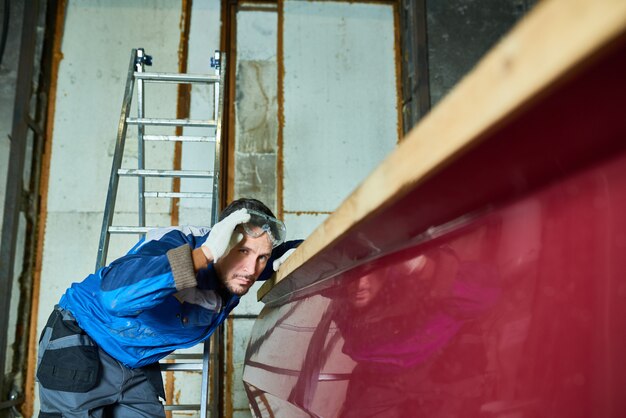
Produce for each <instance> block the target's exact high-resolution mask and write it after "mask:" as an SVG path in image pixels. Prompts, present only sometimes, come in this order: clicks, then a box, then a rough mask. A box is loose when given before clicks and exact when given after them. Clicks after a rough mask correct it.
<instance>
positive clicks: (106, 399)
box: [39, 313, 165, 418]
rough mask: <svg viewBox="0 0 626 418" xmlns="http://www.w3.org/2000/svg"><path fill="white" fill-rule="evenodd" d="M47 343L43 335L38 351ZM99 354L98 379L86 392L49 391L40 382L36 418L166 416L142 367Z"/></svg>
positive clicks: (104, 353) (149, 417) (145, 417)
mask: <svg viewBox="0 0 626 418" xmlns="http://www.w3.org/2000/svg"><path fill="white" fill-rule="evenodd" d="M65 315H66V316H67V313H66V314H65ZM46 343H47V338H43V340H42V341H41V344H40V347H39V349H40V353H41V352H42V350H45V349H46V346H44V345H45V344H46ZM98 354H99V356H100V374H99V379H98V382H97V384H96V385H95V387H93V388H92V389H91V390H89V391H87V392H70V391H63V390H50V389H46V388H45V387H44V386H43V385H42V384H41V383H39V398H40V413H39V417H41V418H52V417H56V418H59V417H67V418H70V417H71V418H78V417H81V418H86V417H94V418H135V417H137V418H138V417H142V418H155V417H158V418H164V417H165V411H164V408H163V405H162V404H161V402H160V401H159V396H158V393H157V391H156V390H155V388H154V385H153V384H152V383H150V381H149V379H148V377H147V375H146V373H145V371H144V370H142V369H131V368H128V367H126V366H124V365H123V364H122V363H120V362H119V361H117V360H116V359H114V358H113V357H111V356H110V355H108V354H107V353H106V352H104V351H103V350H101V349H100V348H98ZM40 358H41V354H40ZM159 377H160V376H159Z"/></svg>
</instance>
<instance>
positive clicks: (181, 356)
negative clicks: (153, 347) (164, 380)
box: [161, 353, 202, 364]
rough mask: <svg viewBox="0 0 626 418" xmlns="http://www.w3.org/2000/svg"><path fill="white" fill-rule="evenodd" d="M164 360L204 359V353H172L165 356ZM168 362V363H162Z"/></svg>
mask: <svg viewBox="0 0 626 418" xmlns="http://www.w3.org/2000/svg"><path fill="white" fill-rule="evenodd" d="M163 360H202V353H195V354H176V353H174V354H170V355H168V356H167V357H164V358H163ZM161 364H167V363H161Z"/></svg>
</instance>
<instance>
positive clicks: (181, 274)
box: [167, 244, 198, 290]
mask: <svg viewBox="0 0 626 418" xmlns="http://www.w3.org/2000/svg"><path fill="white" fill-rule="evenodd" d="M167 259H168V260H169V262H170V266H171V267H172V274H173V275H174V282H175V283H176V290H183V289H187V288H189V287H196V286H197V285H198V282H197V280H196V273H195V272H194V270H193V259H192V258H191V247H190V246H189V245H187V244H184V245H181V246H180V247H177V248H173V249H171V250H169V251H168V252H167Z"/></svg>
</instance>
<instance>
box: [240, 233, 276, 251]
mask: <svg viewBox="0 0 626 418" xmlns="http://www.w3.org/2000/svg"><path fill="white" fill-rule="evenodd" d="M240 245H241V246H242V247H246V248H249V249H251V250H254V251H256V252H258V253H260V254H271V253H272V243H271V241H270V237H268V236H267V234H263V235H261V236H259V237H256V238H255V237H251V236H250V235H247V234H243V240H241V242H240Z"/></svg>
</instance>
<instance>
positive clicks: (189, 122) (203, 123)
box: [126, 118, 217, 128]
mask: <svg viewBox="0 0 626 418" xmlns="http://www.w3.org/2000/svg"><path fill="white" fill-rule="evenodd" d="M126 123H129V124H131V125H151V126H193V127H198V128H211V127H216V126H217V122H215V121H214V120H193V119H162V118H126Z"/></svg>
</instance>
